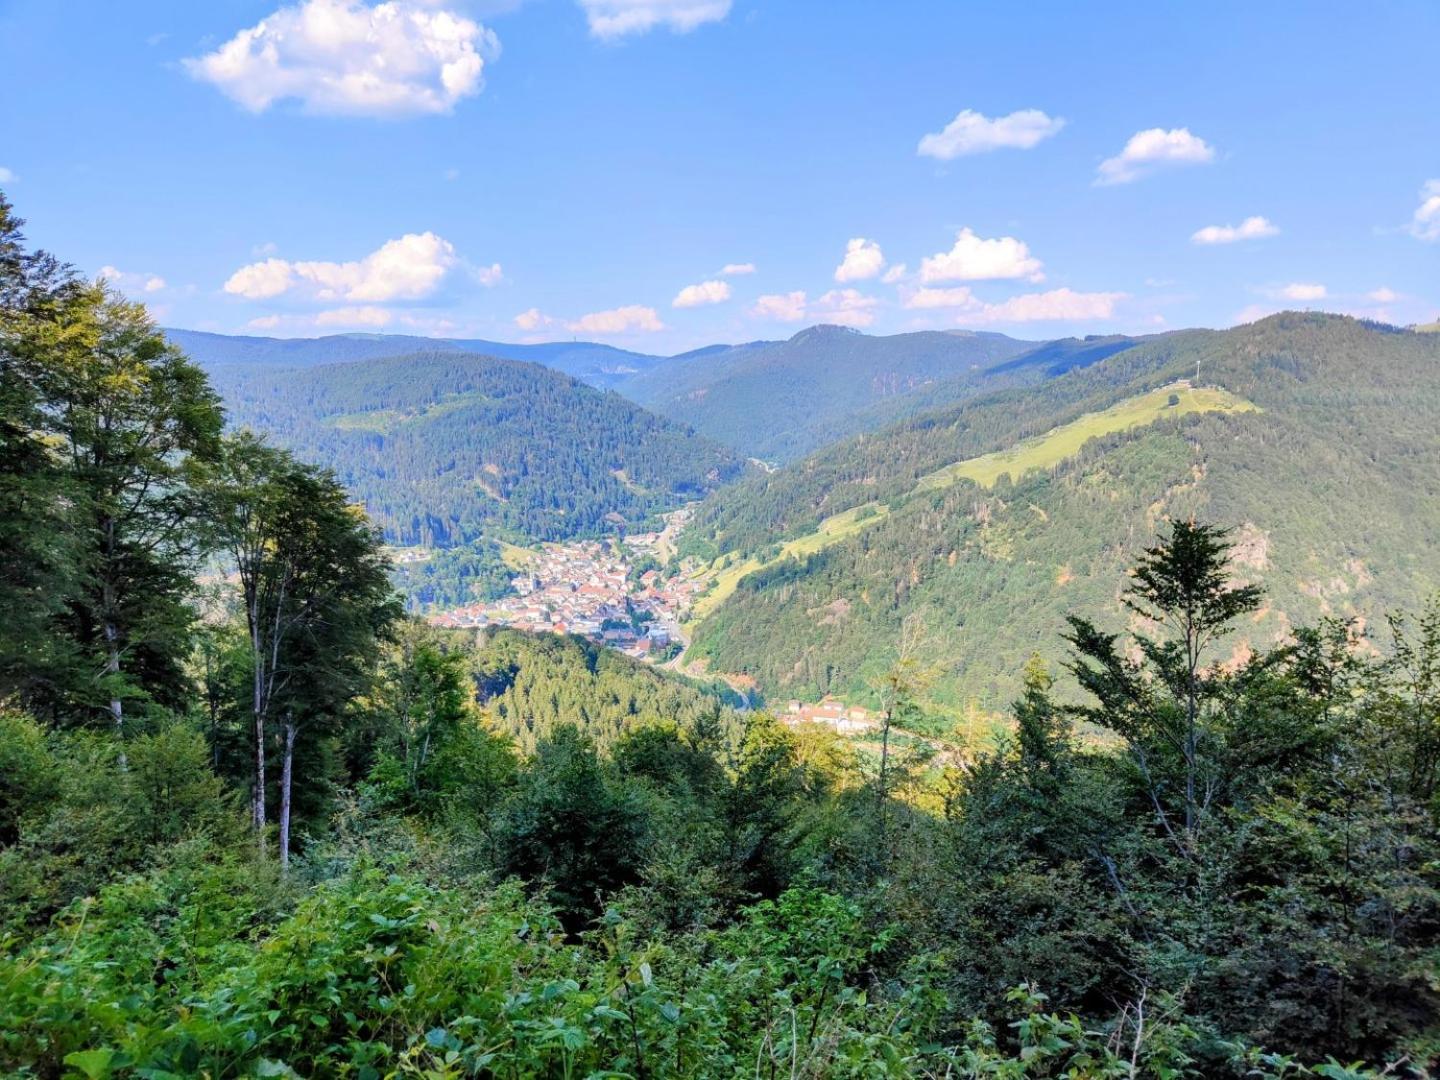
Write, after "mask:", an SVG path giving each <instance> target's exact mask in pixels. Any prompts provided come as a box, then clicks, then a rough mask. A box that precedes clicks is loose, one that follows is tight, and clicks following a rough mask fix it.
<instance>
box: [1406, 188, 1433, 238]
mask: <svg viewBox="0 0 1440 1080" xmlns="http://www.w3.org/2000/svg"><path fill="white" fill-rule="evenodd" d="M1410 235H1411V236H1413V237H1415V238H1416V239H1417V240H1426V241H1431V242H1433V241H1436V240H1440V180H1427V181H1425V186H1424V187H1422V188H1421V189H1420V205H1419V206H1417V207H1416V208H1415V216H1414V217H1412V218H1411V219H1410Z"/></svg>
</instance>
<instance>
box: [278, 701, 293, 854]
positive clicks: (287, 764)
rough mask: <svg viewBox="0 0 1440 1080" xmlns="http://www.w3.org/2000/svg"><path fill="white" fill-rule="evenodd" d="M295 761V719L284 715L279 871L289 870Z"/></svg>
mask: <svg viewBox="0 0 1440 1080" xmlns="http://www.w3.org/2000/svg"><path fill="white" fill-rule="evenodd" d="M294 761H295V719H294V717H293V716H289V715H287V716H286V717H285V756H284V758H283V759H282V761H281V765H280V873H281V874H286V873H288V872H289V870H290V778H291V776H292V775H293V771H294V769H293V766H294Z"/></svg>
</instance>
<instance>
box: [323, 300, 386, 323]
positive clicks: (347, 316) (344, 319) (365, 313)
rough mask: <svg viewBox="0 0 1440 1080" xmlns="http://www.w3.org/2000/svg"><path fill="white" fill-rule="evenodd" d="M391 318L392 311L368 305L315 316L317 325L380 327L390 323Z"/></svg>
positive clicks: (324, 312)
mask: <svg viewBox="0 0 1440 1080" xmlns="http://www.w3.org/2000/svg"><path fill="white" fill-rule="evenodd" d="M390 318H391V315H390V312H388V311H386V310H385V309H384V308H379V307H373V306H368V305H367V306H365V307H344V308H334V309H333V310H331V311H322V312H320V313H318V314H317V315H316V316H315V325H316V326H367V327H380V326H386V325H388V324H389V322H390Z"/></svg>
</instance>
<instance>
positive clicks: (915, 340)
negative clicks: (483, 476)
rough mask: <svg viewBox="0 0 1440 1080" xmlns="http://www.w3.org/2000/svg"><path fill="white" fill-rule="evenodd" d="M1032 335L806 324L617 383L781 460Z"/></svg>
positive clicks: (662, 409)
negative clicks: (872, 330)
mask: <svg viewBox="0 0 1440 1080" xmlns="http://www.w3.org/2000/svg"><path fill="white" fill-rule="evenodd" d="M1030 345H1031V343H1029V342H1023V341H1016V340H1014V339H1013V338H1008V337H1005V336H1004V335H1003V334H988V333H970V332H967V331H957V332H954V333H938V332H925V333H915V334H897V335H895V336H893V337H871V336H870V335H868V334H861V333H859V332H857V331H854V330H848V329H846V328H844V327H840V326H812V327H810V328H809V329H807V330H802V331H800V332H799V333H798V334H796V335H795V336H794V337H792V338H790V339H789V340H788V341H775V342H756V343H753V344H749V345H741V346H736V347H735V348H733V349H729V350H725V351H720V352H714V351H712V350H702V351H701V352H700V353H697V354H694V355H693V356H691V357H689V358H686V357H676V358H675V359H674V360H672V361H671V362H669V363H667V364H662V365H659V366H657V367H654V368H652V369H651V370H649V371H647V372H644V373H642V374H639V375H636V376H634V377H632V378H630V379H629V380H627V381H626V383H625V384H624V386H623V387H622V388H621V391H622V393H624V394H625V395H626V397H629V398H632V399H633V400H635V401H638V402H640V404H642V405H644V406H646V407H647V408H650V409H653V410H655V411H656V412H658V413H660V414H661V415H663V416H668V417H670V418H671V419H673V420H676V421H678V422H680V423H684V424H688V425H690V426H692V427H694V428H695V429H696V430H697V431H699V432H701V433H702V434H705V435H708V436H710V437H711V438H713V439H715V440H717V441H719V442H722V443H724V444H726V445H727V446H733V447H735V448H736V449H737V450H739V451H741V452H742V453H744V454H747V455H749V456H752V457H758V458H762V459H765V460H777V461H788V460H792V459H794V458H796V457H798V456H800V455H802V454H804V453H806V452H808V451H810V450H813V449H815V448H816V447H818V446H822V445H825V444H826V443H831V442H835V441H836V440H838V439H841V438H844V437H846V436H848V435H852V434H854V433H855V432H856V431H861V430H864V421H863V420H861V419H860V416H861V415H862V414H865V413H866V412H867V410H870V409H873V408H877V407H883V406H885V405H886V404H892V405H893V403H895V402H901V401H904V400H906V399H907V398H908V397H909V395H911V394H914V393H916V392H917V391H919V390H921V389H923V388H925V387H928V386H929V385H930V384H932V383H934V382H937V381H939V380H951V381H953V382H954V384H955V386H956V387H957V388H959V387H970V386H975V385H980V384H983V383H984V382H985V381H986V379H987V375H988V373H989V372H990V370H991V369H992V368H994V367H995V366H996V365H997V364H998V363H999V362H1001V361H1004V360H1007V359H1009V358H1011V357H1013V356H1015V355H1016V354H1017V353H1021V352H1023V351H1025V350H1026V349H1028V348H1030ZM1021 371H1022V369H1021V368H1018V367H1012V368H1011V369H1009V375H1008V376H1007V378H1008V379H1014V380H1019V379H1021V378H1022V375H1021ZM999 385H1008V382H1003V381H1002V382H1001V383H1000V384H999ZM963 392H964V391H963V390H958V389H957V393H963Z"/></svg>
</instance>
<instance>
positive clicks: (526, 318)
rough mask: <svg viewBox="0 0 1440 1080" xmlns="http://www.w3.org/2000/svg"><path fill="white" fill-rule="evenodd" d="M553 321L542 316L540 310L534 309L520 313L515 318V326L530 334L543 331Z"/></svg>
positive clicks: (547, 316) (546, 316)
mask: <svg viewBox="0 0 1440 1080" xmlns="http://www.w3.org/2000/svg"><path fill="white" fill-rule="evenodd" d="M554 321H555V320H554V319H552V318H550V316H549V315H545V314H542V313H541V311H540V309H539V308H535V307H532V308H530V309H528V310H526V311H522V312H521V313H520V314H519V315H516V316H515V325H516V326H518V327H519V328H520V329H521V330H525V331H529V332H532V333H533V332H534V331H536V330H543V329H544V328H545V327H547V326H549V325H551V324H552V323H553V322H554Z"/></svg>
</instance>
